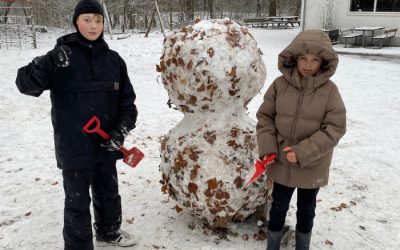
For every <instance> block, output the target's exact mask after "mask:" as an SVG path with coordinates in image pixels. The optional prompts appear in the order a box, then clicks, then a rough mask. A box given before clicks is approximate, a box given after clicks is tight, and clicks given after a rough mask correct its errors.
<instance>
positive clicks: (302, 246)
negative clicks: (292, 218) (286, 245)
mask: <svg viewBox="0 0 400 250" xmlns="http://www.w3.org/2000/svg"><path fill="white" fill-rule="evenodd" d="M310 241H311V232H309V233H301V232H299V231H298V230H296V250H308V249H310Z"/></svg>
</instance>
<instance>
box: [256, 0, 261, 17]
mask: <svg viewBox="0 0 400 250" xmlns="http://www.w3.org/2000/svg"><path fill="white" fill-rule="evenodd" d="M256 16H257V17H260V16H261V0H257V7H256Z"/></svg>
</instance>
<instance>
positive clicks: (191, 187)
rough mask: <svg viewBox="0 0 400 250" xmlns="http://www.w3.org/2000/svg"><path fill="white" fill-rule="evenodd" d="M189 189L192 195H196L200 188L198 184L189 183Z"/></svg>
mask: <svg viewBox="0 0 400 250" xmlns="http://www.w3.org/2000/svg"><path fill="white" fill-rule="evenodd" d="M188 189H189V192H190V193H192V194H196V193H197V190H198V189H199V187H198V186H197V184H195V183H193V182H189V185H188Z"/></svg>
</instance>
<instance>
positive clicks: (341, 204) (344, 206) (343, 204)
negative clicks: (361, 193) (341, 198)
mask: <svg viewBox="0 0 400 250" xmlns="http://www.w3.org/2000/svg"><path fill="white" fill-rule="evenodd" d="M339 207H340V208H348V207H349V206H348V205H347V204H346V203H340V206H339Z"/></svg>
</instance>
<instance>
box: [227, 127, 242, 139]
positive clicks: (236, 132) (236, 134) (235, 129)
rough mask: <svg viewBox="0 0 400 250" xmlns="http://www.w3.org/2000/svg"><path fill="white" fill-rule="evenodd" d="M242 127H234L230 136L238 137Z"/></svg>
mask: <svg viewBox="0 0 400 250" xmlns="http://www.w3.org/2000/svg"><path fill="white" fill-rule="evenodd" d="M239 131H240V129H238V128H236V127H233V128H232V129H231V131H230V133H229V135H230V136H232V137H237V136H238V134H239Z"/></svg>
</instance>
